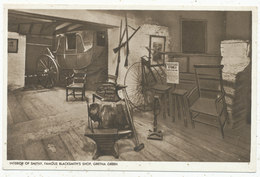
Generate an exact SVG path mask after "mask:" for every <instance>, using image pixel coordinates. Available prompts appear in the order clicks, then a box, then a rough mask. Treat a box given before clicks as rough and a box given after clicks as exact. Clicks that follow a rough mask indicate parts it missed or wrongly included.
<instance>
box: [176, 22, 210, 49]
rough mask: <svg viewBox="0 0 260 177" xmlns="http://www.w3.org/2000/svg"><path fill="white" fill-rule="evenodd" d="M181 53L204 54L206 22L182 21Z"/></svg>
mask: <svg viewBox="0 0 260 177" xmlns="http://www.w3.org/2000/svg"><path fill="white" fill-rule="evenodd" d="M181 27H182V52H183V53H206V29H207V25H206V21H197V20H182V22H181Z"/></svg>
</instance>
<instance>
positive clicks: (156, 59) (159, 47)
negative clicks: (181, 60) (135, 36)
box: [149, 35, 166, 66]
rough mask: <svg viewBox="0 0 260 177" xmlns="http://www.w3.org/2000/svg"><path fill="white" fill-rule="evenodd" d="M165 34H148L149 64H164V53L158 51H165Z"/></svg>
mask: <svg viewBox="0 0 260 177" xmlns="http://www.w3.org/2000/svg"><path fill="white" fill-rule="evenodd" d="M165 43H166V36H157V35H150V40H149V49H150V51H149V60H150V65H151V66H160V65H165V55H164V54H160V53H158V51H159V52H165Z"/></svg>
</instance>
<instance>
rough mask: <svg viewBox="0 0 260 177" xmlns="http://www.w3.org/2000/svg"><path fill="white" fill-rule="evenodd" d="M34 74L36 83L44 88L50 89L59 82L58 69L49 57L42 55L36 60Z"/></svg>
mask: <svg viewBox="0 0 260 177" xmlns="http://www.w3.org/2000/svg"><path fill="white" fill-rule="evenodd" d="M36 73H37V77H38V81H39V82H40V84H41V85H42V86H43V87H45V88H52V87H54V85H55V84H56V82H57V81H58V80H59V68H58V65H57V63H56V61H55V60H54V59H53V58H52V57H50V56H49V55H42V56H40V57H39V59H38V60H37V64H36Z"/></svg>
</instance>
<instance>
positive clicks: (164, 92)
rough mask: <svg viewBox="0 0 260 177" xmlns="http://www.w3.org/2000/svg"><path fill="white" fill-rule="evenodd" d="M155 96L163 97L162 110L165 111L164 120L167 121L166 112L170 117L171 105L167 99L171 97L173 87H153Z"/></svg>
mask: <svg viewBox="0 0 260 177" xmlns="http://www.w3.org/2000/svg"><path fill="white" fill-rule="evenodd" d="M152 89H153V91H154V94H158V95H159V96H161V109H163V110H162V111H163V118H164V119H166V112H167V113H168V115H169V112H168V107H169V104H168V103H167V97H168V98H169V96H170V89H171V86H168V85H155V86H153V87H152Z"/></svg>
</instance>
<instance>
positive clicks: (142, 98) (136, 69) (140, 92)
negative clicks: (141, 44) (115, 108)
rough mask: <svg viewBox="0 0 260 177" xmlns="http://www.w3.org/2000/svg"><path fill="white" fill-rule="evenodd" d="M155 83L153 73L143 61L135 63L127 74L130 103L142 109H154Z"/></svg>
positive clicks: (127, 91)
mask: <svg viewBox="0 0 260 177" xmlns="http://www.w3.org/2000/svg"><path fill="white" fill-rule="evenodd" d="M153 84H155V79H154V78H153V75H152V73H151V72H150V71H149V69H148V68H147V67H145V66H144V65H143V64H142V62H136V63H134V64H133V65H132V66H131V67H130V68H129V69H128V70H127V73H126V75H125V79H124V85H127V87H126V93H127V97H128V98H129V101H130V103H131V104H132V105H133V106H134V107H135V108H137V109H139V110H141V111H148V110H152V100H153V93H152V90H151V86H152V85H153Z"/></svg>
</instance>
